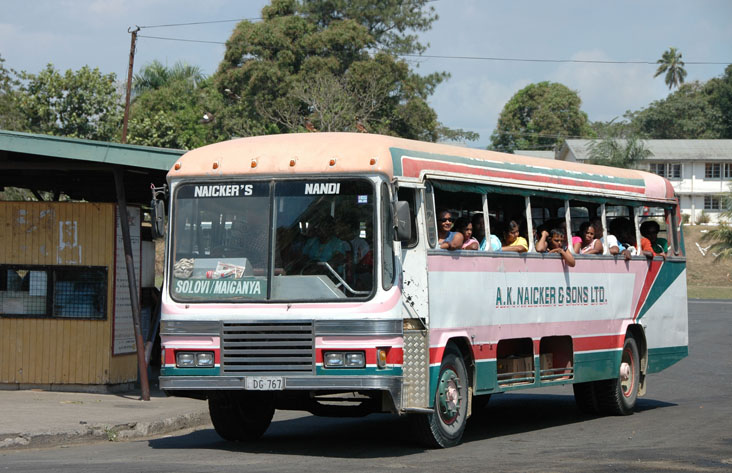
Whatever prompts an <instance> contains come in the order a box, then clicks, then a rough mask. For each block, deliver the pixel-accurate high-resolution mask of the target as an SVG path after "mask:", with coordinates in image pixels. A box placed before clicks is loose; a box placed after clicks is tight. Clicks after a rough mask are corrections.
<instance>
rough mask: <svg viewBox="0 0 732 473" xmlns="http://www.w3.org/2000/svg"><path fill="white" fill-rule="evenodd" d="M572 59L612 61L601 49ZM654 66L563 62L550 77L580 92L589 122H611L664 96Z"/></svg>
mask: <svg viewBox="0 0 732 473" xmlns="http://www.w3.org/2000/svg"><path fill="white" fill-rule="evenodd" d="M571 59H573V60H600V61H612V60H617V58H612V57H609V56H608V55H607V54H606V53H605V52H604V51H602V50H598V49H595V50H589V51H579V52H577V53H575V54H574V55H573V56H572V57H571ZM654 73H655V66H653V65H648V64H587V63H564V64H562V65H560V66H559V67H558V68H557V69H556V71H555V72H554V73H552V74H551V75H550V77H551V80H552V81H555V82H561V83H562V84H564V85H566V86H567V87H569V88H570V89H572V90H575V91H577V92H578V93H579V95H580V98H581V99H582V110H584V111H585V112H587V114H588V115H589V118H590V120H592V121H597V120H611V119H612V118H614V117H622V115H623V113H625V112H626V111H627V110H637V109H640V108H642V107H645V106H647V105H648V104H649V103H650V102H652V101H654V100H658V99H660V98H663V97H665V95H666V93H667V91H665V86H664V85H663V80H662V79H661V78H655V79H654V77H653V74H654Z"/></svg>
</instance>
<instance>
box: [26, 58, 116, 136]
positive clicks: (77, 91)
mask: <svg viewBox="0 0 732 473" xmlns="http://www.w3.org/2000/svg"><path fill="white" fill-rule="evenodd" d="M20 78H21V80H22V83H21V85H20V88H19V90H18V95H17V105H18V109H19V111H20V114H21V116H22V121H23V123H22V131H28V132H31V133H45V134H50V135H58V136H69V137H74V138H86V139H92V140H101V141H110V140H112V139H114V138H115V137H116V136H117V135H118V132H119V129H120V124H121V121H122V102H121V95H120V93H119V92H118V90H117V87H116V84H115V75H114V74H106V75H105V74H102V73H101V72H99V69H97V68H94V69H90V68H89V67H88V66H84V67H82V68H81V69H79V70H78V71H75V72H74V71H72V70H71V69H69V70H67V71H66V72H65V73H64V74H63V75H62V74H61V73H60V72H59V71H57V70H56V69H55V68H54V67H53V65H51V64H49V65H48V66H46V68H45V69H44V70H43V71H41V72H40V73H38V74H29V73H27V72H22V73H20Z"/></svg>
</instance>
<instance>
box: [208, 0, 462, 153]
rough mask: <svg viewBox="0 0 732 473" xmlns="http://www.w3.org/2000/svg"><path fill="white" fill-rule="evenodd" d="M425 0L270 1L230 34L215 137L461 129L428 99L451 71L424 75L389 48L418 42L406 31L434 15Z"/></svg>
mask: <svg viewBox="0 0 732 473" xmlns="http://www.w3.org/2000/svg"><path fill="white" fill-rule="evenodd" d="M426 3H427V2H426V1H424V0H412V1H406V2H405V1H396V0H379V1H377V2H369V1H365V0H362V1H350V2H347V1H345V0H329V1H326V0H302V1H297V0H273V1H272V3H271V4H270V5H268V6H266V7H264V8H263V10H262V18H263V21H261V22H257V23H252V22H249V21H243V22H241V23H239V24H238V25H237V27H236V29H235V31H234V33H233V34H232V36H231V38H230V39H229V41H228V42H227V48H226V53H225V55H224V60H223V61H222V62H221V64H220V65H219V69H218V72H217V73H216V75H215V76H214V82H215V84H216V88H217V90H218V92H219V93H220V94H221V96H222V98H223V105H224V106H223V107H222V108H221V109H220V110H218V113H217V120H216V123H215V124H214V128H215V134H216V136H218V137H221V138H229V137H232V136H248V135H256V134H267V133H288V132H297V131H305V130H311V131H312V130H319V131H367V132H371V133H382V134H389V135H397V136H402V137H406V138H414V139H421V140H428V141H436V140H438V139H440V138H442V137H443V136H445V135H444V134H447V133H453V135H455V136H457V135H459V131H453V130H448V129H446V128H444V127H442V126H441V125H440V124H439V122H438V121H437V115H436V113H435V112H434V110H432V108H431V107H430V106H429V105H428V103H427V100H428V98H429V96H430V95H431V94H432V93H433V92H434V89H435V87H436V86H437V85H438V84H439V83H440V82H441V81H442V80H444V79H445V78H446V77H447V75H446V74H430V75H427V76H420V75H418V74H415V73H414V72H412V71H411V70H410V68H409V66H408V65H407V63H406V62H404V61H402V60H399V59H397V58H396V57H395V56H394V55H393V54H391V53H392V52H394V51H408V52H413V51H420V50H421V49H420V48H421V47H422V46H421V45H419V44H418V43H417V42H416V38H415V37H413V36H411V35H409V34H407V33H406V32H407V31H411V30H424V29H427V28H428V27H429V26H430V24H431V23H432V21H434V19H435V18H436V17H435V16H434V15H433V14H432V12H433V9H432V8H429V9H426V7H424V5H425V4H426ZM425 10H427V11H426V12H425ZM374 51H376V52H374ZM443 133H444V134H443ZM465 136H471V135H470V134H465Z"/></svg>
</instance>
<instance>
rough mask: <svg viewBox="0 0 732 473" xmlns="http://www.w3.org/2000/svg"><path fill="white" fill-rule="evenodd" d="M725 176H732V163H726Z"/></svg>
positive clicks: (726, 177) (728, 177)
mask: <svg viewBox="0 0 732 473" xmlns="http://www.w3.org/2000/svg"><path fill="white" fill-rule="evenodd" d="M724 178H725V179H730V178H732V163H724Z"/></svg>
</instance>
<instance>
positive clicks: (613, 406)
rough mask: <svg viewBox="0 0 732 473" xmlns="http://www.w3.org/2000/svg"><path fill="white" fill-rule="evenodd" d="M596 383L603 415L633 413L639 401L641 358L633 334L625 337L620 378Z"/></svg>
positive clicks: (598, 401) (598, 400)
mask: <svg viewBox="0 0 732 473" xmlns="http://www.w3.org/2000/svg"><path fill="white" fill-rule="evenodd" d="M596 383H597V385H596V386H595V392H596V395H597V403H598V405H599V408H600V412H601V413H603V414H606V415H616V416H627V415H630V414H632V413H633V410H634V409H635V403H636V401H637V400H638V385H639V383H640V356H639V355H638V344H637V343H636V341H635V339H634V338H633V336H632V335H631V334H627V335H626V336H625V343H623V352H622V355H621V359H620V373H619V374H618V377H617V378H614V379H608V380H604V381H597V382H596Z"/></svg>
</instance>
